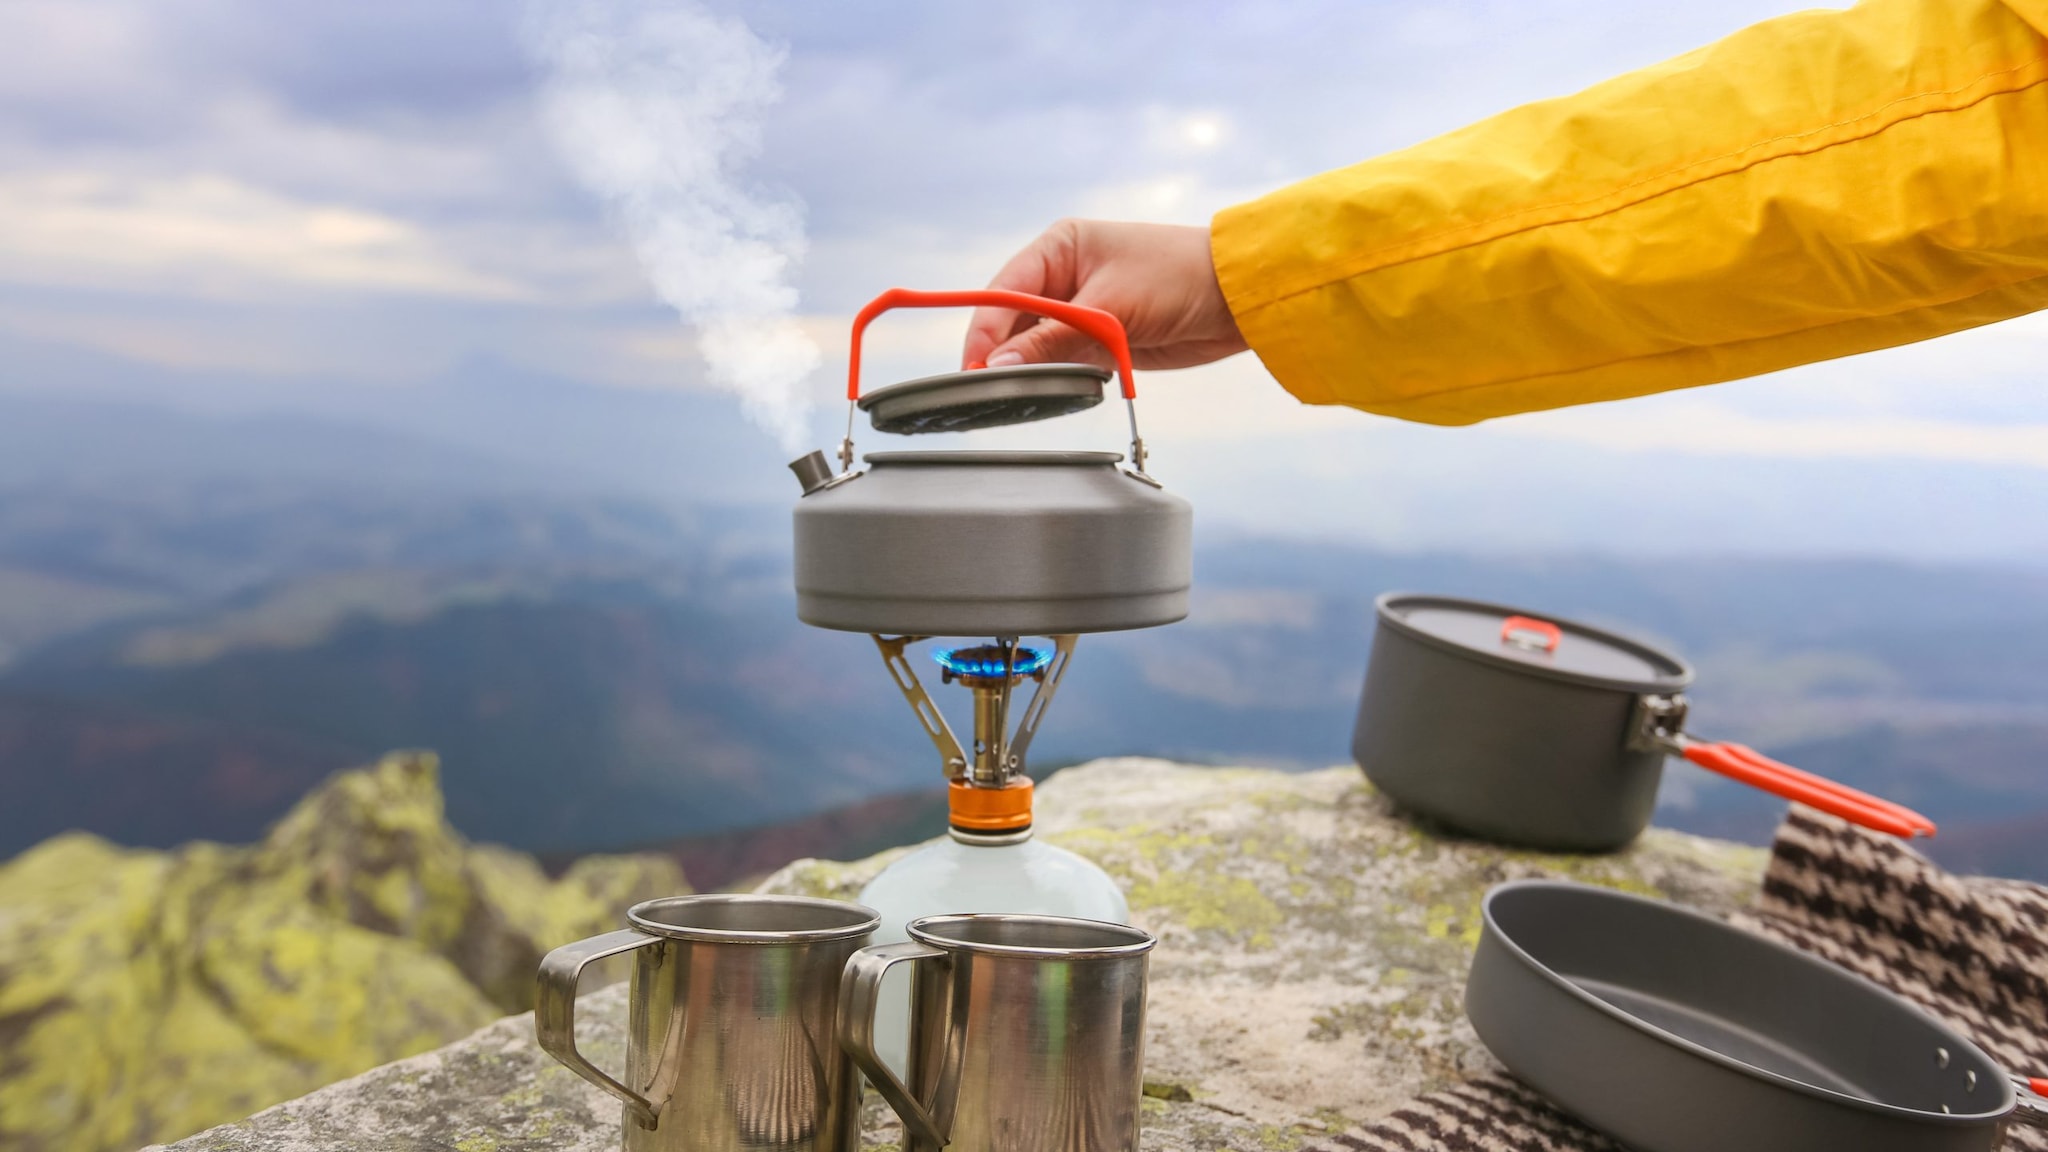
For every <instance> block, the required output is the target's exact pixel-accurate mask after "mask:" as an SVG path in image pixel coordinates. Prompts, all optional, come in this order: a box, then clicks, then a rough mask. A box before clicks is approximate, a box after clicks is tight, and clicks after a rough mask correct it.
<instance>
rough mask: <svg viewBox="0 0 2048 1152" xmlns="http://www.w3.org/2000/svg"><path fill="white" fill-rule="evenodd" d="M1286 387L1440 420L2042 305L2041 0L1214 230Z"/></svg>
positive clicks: (1665, 75) (1241, 313)
mask: <svg viewBox="0 0 2048 1152" xmlns="http://www.w3.org/2000/svg"><path fill="white" fill-rule="evenodd" d="M1212 245H1213V255H1214V258H1215V263H1216V274H1217V278H1218V280H1219V281H1220V282H1221V283H1222V286H1223V292H1224V295H1225V297H1226V298H1227V299H1228V301H1229V303H1230V307H1231V311H1232V312H1233V314H1235V316H1236V317H1237V322H1238V327H1239V328H1240V329H1241V330H1242V331H1243V333H1244V336H1245V339H1246V340H1247V341H1249V342H1250V344H1251V346H1252V348H1253V350H1254V351H1256V352H1257V353H1258V354H1259V357H1260V358H1261V359H1262V360H1264V361H1265V363H1266V366H1267V368H1268V369H1269V370H1271V372H1272V373H1273V375H1274V377H1275V378H1276V379H1278V380H1279V381H1280V383H1281V384H1283V385H1284V386H1286V387H1287V389H1288V390H1289V391H1291V392H1293V393H1294V394H1295V395H1296V396H1298V397H1300V398H1301V399H1303V400H1305V401H1308V402H1309V403H1313V404H1348V405H1351V406H1353V407H1356V408H1362V409H1365V410H1366V411H1369V412H1379V413H1384V414H1386V415H1389V416H1399V417H1404V418H1406V419H1410V420H1421V421H1426V422H1429V423H1433V424H1468V423H1471V422H1473V421H1476V420H1484V419H1487V418H1488V417H1492V416H1502V415H1507V414H1509V413H1513V412H1527V411H1533V410H1535V409H1540V408H1556V407H1562V406H1564V405H1568V404H1584V403H1589V402H1593V401H1598V400H1613V399H1618V398H1621V397H1625V396H1638V395H1642V394H1644V393H1649V392H1659V391H1663V390H1666V389H1671V388H1685V387H1690V386H1692V385H1696V384H1709V383H1713V382H1715V381H1720V380H1730V379H1734V378H1736V377H1740V376H1750V375H1754V374H1756V373H1759V372H1769V371H1772V370H1774V369H1778V368H1785V367H1789V366H1791V365H1794V364H1803V363H1807V362H1810V361H1814V360H1824V359H1828V358H1830V357H1835V356H1846V355H1849V354H1851V353H1856V352H1865V351H1869V350H1871V349H1874V348H1886V347H1890V346H1892V345H1896V344H1905V343H1909V342H1911V341H1915V340H1924V339H1926V338H1928V337H1930V336H1938V335H1941V334H1943V333H1946V332H1953V331H1956V330H1957V329H1961V328H1969V327H1972V326H1975V325H1978V324H1988V323H1990V322H1992V321H1994V320H2002V319H2005V318H2006V317H2009V316H2016V315H2019V314H2021V313H2024V312H2029V311H2032V310H2034V309H2037V308H2041V307H2043V306H2048V0H1865V2H1864V3H1862V4H1858V5H1857V6H1856V7H1854V8H1850V9H1847V10H1842V11H1812V12H1801V13H1796V14H1794V15H1790V16H1785V17H1782V18H1779V19H1776V20H1771V21H1767V22H1765V23H1762V24H1758V25H1756V26H1755V27H1752V28H1749V29H1746V30H1744V31H1742V32H1739V33H1737V34H1735V35H1734V36H1730V37H1729V38H1727V39H1726V40H1723V41H1721V42H1720V43H1718V44H1715V45H1712V46H1711V47H1707V48H1703V49H1700V50H1698V51H1696V52H1691V53H1687V54H1686V55H1684V56H1680V57H1678V58H1677V59H1674V60H1669V61H1666V62H1665V63H1662V64H1659V65H1657V66H1655V67H1652V68H1646V69H1643V70H1642V71H1640V72H1634V73H1630V74H1628V75H1625V76H1622V77H1620V78H1618V79H1614V80H1610V81H1608V82H1606V83H1604V84H1600V85H1598V86H1596V87H1594V88H1590V89H1587V90H1586V91H1584V92H1581V93H1579V94H1578V95H1575V96H1569V97H1565V98H1563V99H1558V100H1548V101H1544V102H1541V103H1536V104H1530V105H1527V106H1524V107H1521V108H1517V109H1514V110H1513V111H1510V112H1507V113H1504V114H1502V115H1499V116H1496V117H1494V118H1492V119H1490V120H1485V121H1482V122H1480V123H1478V124H1474V125H1472V126H1470V127H1468V128H1464V129H1460V130H1459V131H1456V132H1452V133H1450V134H1448V135H1445V136H1440V137H1438V138H1436V139H1434V140H1430V141H1427V142H1425V143H1422V144H1418V145H1416V146H1415V147H1412V148H1408V149H1404V150H1402V151H1399V152H1395V153H1392V154H1390V155H1386V156H1382V157H1379V158H1378V159H1374V160H1368V161H1366V162H1365V163H1363V164H1357V165H1353V166H1352V167H1349V168H1343V169H1339V170H1337V171H1335V172H1329V173H1325V174H1323V175H1321V176H1317V177H1315V178H1313V179H1310V180H1306V181H1303V182H1302V183H1300V184H1296V185H1293V186H1292V187H1288V188H1283V189H1281V190H1280V191H1278V192H1275V193H1273V194H1272V195H1270V196H1266V197H1264V198H1262V199H1259V200H1255V201H1253V202H1251V203H1249V204H1243V205H1239V206H1237V207H1235V208H1231V209H1228V210H1226V211H1224V212H1223V213H1221V214H1219V215H1218V216H1217V217H1216V219H1215V222H1214V225H1213V240H1212Z"/></svg>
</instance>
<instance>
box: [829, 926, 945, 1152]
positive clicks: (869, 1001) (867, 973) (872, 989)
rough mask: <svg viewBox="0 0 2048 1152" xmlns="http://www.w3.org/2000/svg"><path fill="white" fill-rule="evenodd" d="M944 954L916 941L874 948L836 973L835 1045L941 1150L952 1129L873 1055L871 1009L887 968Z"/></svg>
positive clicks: (899, 1113)
mask: <svg viewBox="0 0 2048 1152" xmlns="http://www.w3.org/2000/svg"><path fill="white" fill-rule="evenodd" d="M944 955H945V953H944V952H942V951H940V950H939V949H937V948H933V947H931V946H930V945H926V944H920V943H918V942H917V941H915V940H906V941H904V942H903V943H901V944H876V945H874V946H872V947H868V948H863V949H861V950H860V951H858V952H855V953H854V954H853V957H852V958H851V959H849V960H848V961H847V962H846V968H845V969H844V970H843V971H841V972H840V974H839V1046H840V1047H841V1048H843V1049H845V1051H846V1054H847V1055H848V1056H851V1057H853V1062H854V1063H855V1064H856V1065H858V1066H859V1067H860V1070H861V1071H862V1072H864V1073H866V1074H867V1078H868V1083H870V1084H873V1085H874V1086H875V1091H877V1092H880V1093H881V1094H882V1099H884V1100H886V1101H888V1102H889V1107H890V1108H893V1109H895V1111H896V1115H897V1116H898V1117H899V1118H900V1119H901V1120H902V1121H903V1127H904V1128H905V1129H907V1130H908V1131H910V1132H911V1133H912V1134H913V1135H915V1136H917V1137H918V1138H919V1139H921V1140H923V1141H924V1142H925V1143H926V1145H927V1146H929V1147H931V1148H943V1147H945V1145H946V1142H947V1139H948V1135H947V1133H946V1132H945V1131H944V1130H943V1129H945V1128H950V1127H951V1125H950V1124H941V1123H939V1121H938V1120H937V1119H936V1118H934V1117H933V1116H932V1110H931V1109H929V1108H926V1107H925V1106H924V1105H923V1104H922V1103H920V1102H919V1101H918V1099H917V1097H915V1096H913V1095H911V1093H910V1086H909V1085H908V1084H905V1083H904V1082H903V1078H902V1077H900V1076H898V1075H896V1073H895V1071H894V1070H892V1069H891V1068H890V1067H889V1065H888V1064H886V1063H884V1062H883V1060H882V1057H881V1055H880V1054H879V1053H877V1052H876V1051H875V1005H876V1002H877V1001H878V1000H880V999H881V995H882V977H883V976H884V975H886V974H887V973H888V971H889V969H891V968H894V967H895V966H896V965H898V964H906V963H914V962H916V961H919V960H933V959H937V958H938V957H941V956H944ZM948 1111H950V1109H948Z"/></svg>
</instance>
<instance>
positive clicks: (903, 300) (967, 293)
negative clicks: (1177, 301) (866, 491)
mask: <svg viewBox="0 0 2048 1152" xmlns="http://www.w3.org/2000/svg"><path fill="white" fill-rule="evenodd" d="M984 306H986V307H991V308H1014V309H1016V310H1017V311H1019V312H1029V313H1031V314H1032V315H1034V316H1044V317H1046V318H1047V319H1050V320H1058V321H1059V322H1060V323H1062V324H1068V325H1071V326H1073V327H1075V328H1078V329H1080V330H1081V331H1082V332H1085V333H1087V334H1088V335H1090V336H1092V337H1094V338H1095V340H1096V341H1097V342H1098V343H1100V344H1101V345H1102V346H1103V347H1105V348H1107V349H1109V353H1110V355H1112V356H1114V357H1116V374H1117V375H1118V376H1120V377H1122V379H1123V386H1124V399H1126V400H1136V399H1137V398H1138V385H1137V383H1136V382H1135V381H1134V380H1133V379H1132V377H1131V342H1130V339H1129V338H1128V337H1126V336H1125V335H1124V326H1123V323H1122V321H1119V320H1118V319H1117V318H1116V317H1115V316H1112V315H1110V314H1109V313H1107V312H1104V311H1103V310H1102V309H1100V308H1090V307H1088V306H1087V305H1085V304H1074V303H1070V302H1068V301H1065V300H1048V299H1046V298H1045V297H1043V296H1033V295H1031V294H1030V293H1028V292H1012V291H1010V290H1009V289H1007V288H971V289H967V290H964V291H959V292H924V291H920V290H918V289H915V288H891V289H889V290H888V291H887V292H884V293H882V294H881V295H880V296H877V297H875V298H874V299H873V300H870V301H868V303H867V307H865V308H862V309H861V310H860V312H859V313H858V314H856V315H855V316H854V318H853V348H852V350H851V351H850V352H849V353H848V355H847V358H846V398H847V399H848V400H858V399H860V338H861V333H863V332H866V331H867V327H868V322H869V321H870V320H873V319H874V318H875V317H877V316H880V315H881V314H882V313H884V312H887V311H889V310H890V309H892V308H980V307H984ZM976 367H981V365H976Z"/></svg>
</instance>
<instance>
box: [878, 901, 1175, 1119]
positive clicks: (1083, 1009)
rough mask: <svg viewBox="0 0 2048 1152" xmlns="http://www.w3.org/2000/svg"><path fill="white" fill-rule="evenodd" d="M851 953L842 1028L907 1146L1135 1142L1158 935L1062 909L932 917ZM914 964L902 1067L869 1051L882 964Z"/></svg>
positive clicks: (887, 966)
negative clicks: (892, 940) (900, 1074)
mask: <svg viewBox="0 0 2048 1152" xmlns="http://www.w3.org/2000/svg"><path fill="white" fill-rule="evenodd" d="M910 935H911V939H910V940H909V941H906V942H904V943H901V944H886V945H881V946H879V947H875V948H869V949H865V950H863V951H862V952H860V953H858V954H856V955H855V956H854V958H853V959H852V961H851V962H849V963H848V965H847V968H846V976H845V990H844V991H842V993H841V994H840V1027H839V1030H840V1036H841V1042H842V1043H843V1044H844V1045H845V1047H846V1050H847V1051H848V1052H849V1053H851V1054H852V1056H853V1058H854V1060H855V1061H856V1062H857V1063H858V1064H859V1065H860V1068H861V1070H862V1071H863V1072H865V1073H867V1076H868V1079H869V1080H870V1081H871V1082H873V1083H874V1085H875V1087H876V1090H877V1091H879V1092H880V1093H881V1094H882V1096H883V1098H884V1099H886V1100H887V1101H888V1102H889V1104H890V1106H891V1107H892V1108H894V1109H895V1110H896V1113H897V1115H899V1116H901V1117H902V1118H903V1128H904V1138H903V1147H904V1149H905V1152H937V1150H938V1149H939V1148H941V1147H950V1148H952V1149H955V1150H957V1152H997V1150H1002V1152H1010V1150H1013V1149H1015V1150H1024V1149H1029V1150H1030V1152H1137V1148H1138V1115H1139V1105H1140V1102H1141V1098H1142V1096H1143V1089H1144V1082H1143V1076H1144V1039H1145V979H1146V970H1147V965H1148V962H1149V955H1148V954H1149V953H1150V951H1151V949H1152V945H1153V943H1154V941H1153V938H1152V937H1151V936H1150V935H1149V934H1147V933H1145V932H1143V931H1141V930H1139V929H1136V928H1131V927H1127V926H1125V925H1122V924H1107V923H1102V922H1100V921H1094V920H1075V919H1069V918H1065V917H1058V916H1011V915H959V916H927V917H925V918H923V919H920V920H916V921H913V922H912V923H911V925H910ZM903 963H908V964H911V965H912V966H913V972H914V978H913V980H912V992H911V1008H910V1064H909V1071H908V1075H907V1077H905V1078H904V1079H898V1078H897V1077H896V1075H895V1073H893V1072H891V1071H890V1070H889V1068H888V1066H887V1065H886V1064H884V1063H883V1062H882V1061H881V1059H880V1058H879V1057H878V1056H877V1055H876V1053H875V1049H874V1006H875V1000H876V997H877V995H878V994H879V992H880V989H881V983H882V975H883V973H885V972H886V971H887V970H888V969H889V968H890V967H892V966H894V965H896V964H903Z"/></svg>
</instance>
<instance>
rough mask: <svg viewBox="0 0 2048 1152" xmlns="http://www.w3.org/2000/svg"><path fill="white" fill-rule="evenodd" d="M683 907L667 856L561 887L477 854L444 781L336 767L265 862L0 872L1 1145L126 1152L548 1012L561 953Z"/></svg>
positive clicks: (121, 852)
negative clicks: (444, 795) (551, 961)
mask: <svg viewBox="0 0 2048 1152" xmlns="http://www.w3.org/2000/svg"><path fill="white" fill-rule="evenodd" d="M679 891H687V888H686V887H685V885H684V883H683V878H682V876H681V874H680V872H679V871H678V870H677V869H676V868H675V865H674V864H673V863H672V862H669V861H667V860H665V859H663V858H660V857H593V858H590V859H588V860H586V861H584V862H583V863H582V864H580V865H579V866H578V867H577V868H576V869H575V870H572V872H571V873H570V875H568V876H566V877H564V878H563V879H562V880H561V881H550V880H549V879H548V878H547V877H546V876H545V875H544V874H543V873H542V872H541V871H540V869H539V867H538V865H536V864H534V863H533V862H532V861H531V860H530V859H527V858H525V857H521V856H519V855H518V854H516V853H512V852H509V851H507V850H505V849H500V848H492V847H486V846H477V845H472V844H469V843H467V842H466V841H464V840H463V838H462V837H461V836H460V835H458V834H457V833H456V832H455V831H454V829H452V828H450V827H449V826H448V825H447V823H446V821H445V819H444V817H443V812H442V800H441V792H440V787H439V775H438V766H437V764H436V762H435V759H434V757H433V756H432V755H431V754H428V753H417V752H415V753H398V754H393V755H391V756H387V757H385V758H384V759H383V760H382V761H380V762H379V763H377V764H376V765H374V766H371V767H369V768H365V769H361V770H357V771H352V772H344V773H339V774H337V775H336V776H335V777H333V778H332V779H330V780H329V781H328V782H326V783H325V784H324V785H322V786H321V787H320V788H319V789H317V790H316V791H314V792H313V793H311V794H310V795H308V796H307V797H306V798H305V799H304V800H302V801H300V803H299V804H298V805H297V806H295V807H294V808H293V809H292V810H291V812H289V813H288V814H287V815H286V816H285V817H284V818H283V819H282V820H280V821H279V822H278V824H277V825H276V826H275V827H274V828H273V829H272V830H271V832H270V833H269V835H268V836H267V837H265V839H264V840H263V842H262V843H260V844H257V845H253V846H249V847H229V846H223V845H218V844H206V843H198V844H191V845H187V846H185V847H183V848H179V849H177V850H175V851H171V852H156V851H140V850H128V849H122V848H118V847H116V846H114V845H112V844H108V843H107V842H105V841H103V840H100V839H98V838H96V837H93V836H88V835H85V834H82V833H72V834H67V835H63V836H58V837H55V838H53V839H51V840H48V841H45V842H44V843H42V844H40V845H38V846H36V847H35V848H32V849H30V850H29V851H27V852H25V853H23V854H22V855H21V856H19V857H17V858H16V859H15V860H13V861H11V862H9V863H8V864H6V865H5V866H0V1148H9V1149H23V1150H35V1152H42V1150H49V1152H127V1150H128V1149H132V1148H134V1147H136V1146H138V1145H141V1144H144V1143H147V1142H149V1141H151V1140H159V1139H167V1138H175V1137H177V1136H181V1135H184V1134H186V1133H189V1132H194V1131H197V1130H199V1129H202V1128H205V1127H207V1126H208V1125H212V1124H218V1123H221V1122H223V1121H226V1120H231V1119H234V1118H236V1117H239V1116H246V1115H248V1114H249V1113H251V1112H253V1111H255V1110H257V1109H259V1108H263V1107H265V1106H267V1105H270V1104H273V1103H276V1102H277V1101H280V1100H286V1099H289V1098H291V1097H294V1096H298V1095H300V1094H302V1093H304V1092H307V1091H309V1090H311V1089H313V1088H315V1087H317V1086H319V1085H321V1084H325V1083H328V1082H329V1081H332V1080H336V1079H339V1078H341V1077H345V1076H349V1075H352V1074H354V1073H356V1072H360V1071H362V1070H363V1069H365V1068H369V1067H372V1066H375V1065H378V1064H382V1063H385V1062H388V1061H391V1060H395V1059H398V1058H400V1057H404V1056H409V1055H412V1054H414V1053H419V1052H425V1051H428V1050H430V1049H433V1048H436V1047H439V1046H440V1045H443V1044H446V1043H448V1042H449V1041H450V1040H454V1039H456V1038H458V1037H461V1036H465V1035H467V1034H469V1033H470V1032H473V1031H475V1030H476V1029H477V1028H479V1027H482V1026H483V1025H485V1024H488V1023H489V1022H491V1021H492V1020H494V1019H497V1018H498V1017H500V1016H502V1015H503V1014H504V1013H506V1012H511V1011H518V1010H520V1009H523V1008H525V1007H528V1006H529V1005H530V997H531V995H532V991H531V990H532V987H533V973H534V969H535V967H536V966H537V965H538V963H539V960H540V956H541V954H542V953H543V952H544V951H545V950H546V949H547V948H549V947H552V946H554V945H555V944H559V943H563V942H565V941H567V940H571V939H575V938H577V937H580V936H584V935H589V934H591V933H594V932H598V931H602V930H604V929H607V928H611V927H615V926H616V925H617V923H618V921H619V918H620V914H621V912H622V910H623V907H624V906H625V905H626V904H629V903H631V902H633V901H634V900H636V899H644V898H646V897H649V896H655V895H666V894H670V893H674V892H679Z"/></svg>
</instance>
